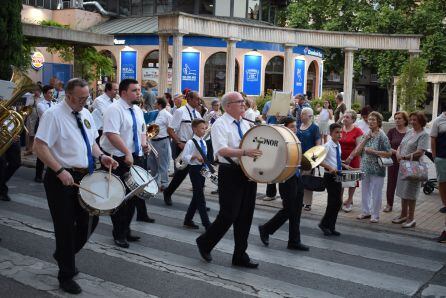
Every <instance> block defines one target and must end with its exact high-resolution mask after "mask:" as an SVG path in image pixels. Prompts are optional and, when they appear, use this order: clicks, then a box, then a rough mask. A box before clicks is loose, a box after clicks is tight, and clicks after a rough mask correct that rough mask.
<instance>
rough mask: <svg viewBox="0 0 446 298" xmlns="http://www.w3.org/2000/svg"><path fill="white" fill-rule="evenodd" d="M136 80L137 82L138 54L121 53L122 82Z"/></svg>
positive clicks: (130, 52)
mask: <svg viewBox="0 0 446 298" xmlns="http://www.w3.org/2000/svg"><path fill="white" fill-rule="evenodd" d="M124 79H135V80H136V52H135V51H122V52H121V80H124Z"/></svg>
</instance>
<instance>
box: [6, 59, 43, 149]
mask: <svg viewBox="0 0 446 298" xmlns="http://www.w3.org/2000/svg"><path fill="white" fill-rule="evenodd" d="M11 82H12V83H14V84H15V86H16V87H15V89H14V91H13V93H12V97H11V99H9V100H8V101H1V102H0V123H1V128H0V156H1V155H3V153H5V151H6V150H8V148H9V147H10V146H11V144H12V143H13V142H14V140H15V138H16V137H17V136H18V135H20V133H21V132H22V130H23V128H24V127H25V118H26V116H28V115H29V114H30V113H31V108H30V107H29V108H28V107H25V108H22V109H21V110H20V111H19V112H16V111H14V110H12V109H11V106H12V105H14V103H15V102H16V101H17V100H18V99H20V98H21V97H22V95H23V94H25V93H26V92H31V91H33V90H34V88H35V86H36V85H35V84H34V83H33V81H32V80H31V79H30V78H29V77H28V76H26V75H25V74H24V73H23V72H21V71H20V70H19V69H18V68H16V67H13V74H12V78H11Z"/></svg>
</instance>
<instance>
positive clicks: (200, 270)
mask: <svg viewBox="0 0 446 298" xmlns="http://www.w3.org/2000/svg"><path fill="white" fill-rule="evenodd" d="M19 217H20V220H15V219H14V218H19ZM0 224H1V225H5V226H8V227H11V228H14V229H17V230H22V231H26V232H30V233H33V234H36V235H39V236H42V237H45V238H52V239H54V235H53V233H52V223H50V222H49V221H44V220H41V219H38V218H33V217H29V216H26V215H21V214H18V213H15V212H10V211H5V210H0ZM107 242H109V243H111V239H110V238H109V237H106V236H102V235H99V234H93V236H92V238H91V239H90V241H89V242H88V243H87V245H86V246H85V249H88V250H92V251H94V252H97V253H104V254H106V255H109V256H112V257H118V258H121V259H124V260H126V261H129V262H133V263H136V264H139V265H142V266H146V267H150V268H154V269H156V270H160V271H166V272H169V273H172V274H176V275H180V276H183V277H187V278H190V279H195V280H199V281H203V282H206V283H209V284H212V285H215V286H218V287H223V288H227V289H230V290H234V291H238V292H241V293H244V294H247V295H255V296H259V297H338V296H336V295H333V294H330V293H327V292H323V291H319V290H314V289H310V288H305V287H301V286H298V285H294V284H290V283H287V282H283V281H280V280H274V279H270V278H267V277H263V276H259V275H255V274H252V273H247V272H244V271H241V270H237V269H235V268H231V267H230V268H227V267H224V266H219V265H215V264H207V263H204V262H203V261H201V260H200V259H198V258H197V259H195V258H194V259H193V258H187V257H183V256H179V255H176V254H172V253H169V252H167V251H165V250H164V251H160V250H156V249H153V248H149V247H145V246H142V245H138V244H132V246H131V248H130V249H121V248H119V247H116V246H114V245H110V244H107ZM0 264H1V263H0ZM53 275H56V273H54V274H53Z"/></svg>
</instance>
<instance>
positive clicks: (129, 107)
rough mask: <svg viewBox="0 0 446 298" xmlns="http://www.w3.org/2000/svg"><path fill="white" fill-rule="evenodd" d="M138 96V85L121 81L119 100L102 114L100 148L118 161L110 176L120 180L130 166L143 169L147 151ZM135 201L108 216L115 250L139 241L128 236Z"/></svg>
mask: <svg viewBox="0 0 446 298" xmlns="http://www.w3.org/2000/svg"><path fill="white" fill-rule="evenodd" d="M140 94H141V87H140V86H139V83H138V81H136V80H133V79H125V80H122V81H121V83H120V84H119V96H120V99H118V100H116V101H115V102H114V103H113V104H111V105H110V106H109V107H108V109H107V110H106V111H105V114H104V131H103V135H102V137H101V140H100V145H101V148H102V149H103V150H104V152H105V153H106V154H107V155H110V154H112V155H113V158H114V159H116V160H117V161H118V163H119V166H118V168H117V169H116V170H114V171H113V173H114V174H115V175H117V176H119V177H120V178H121V180H124V176H125V175H126V174H127V173H128V172H129V171H130V168H131V167H132V166H133V164H137V165H139V166H141V167H143V168H144V165H143V160H142V156H143V153H144V152H147V150H148V146H147V140H146V124H145V121H144V115H143V112H142V110H141V109H140V108H139V107H138V105H137V104H138V103H139V98H140ZM127 192H129V190H127ZM136 200H137V199H136V198H132V199H130V200H129V201H128V202H127V203H126V204H124V205H123V206H121V207H120V208H119V209H118V211H117V212H115V213H114V214H113V215H112V216H111V219H112V222H113V238H114V240H115V243H116V245H118V246H119V247H123V248H127V247H129V244H128V242H127V241H137V240H139V237H137V236H132V235H131V232H130V222H131V220H132V217H133V214H134V213H135V204H136V202H137V201H136Z"/></svg>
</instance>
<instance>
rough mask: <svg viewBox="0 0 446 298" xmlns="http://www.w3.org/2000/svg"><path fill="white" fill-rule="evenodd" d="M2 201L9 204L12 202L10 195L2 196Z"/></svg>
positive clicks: (0, 197)
mask: <svg viewBox="0 0 446 298" xmlns="http://www.w3.org/2000/svg"><path fill="white" fill-rule="evenodd" d="M0 200H2V201H5V202H9V201H11V197H10V196H8V194H2V195H0Z"/></svg>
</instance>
